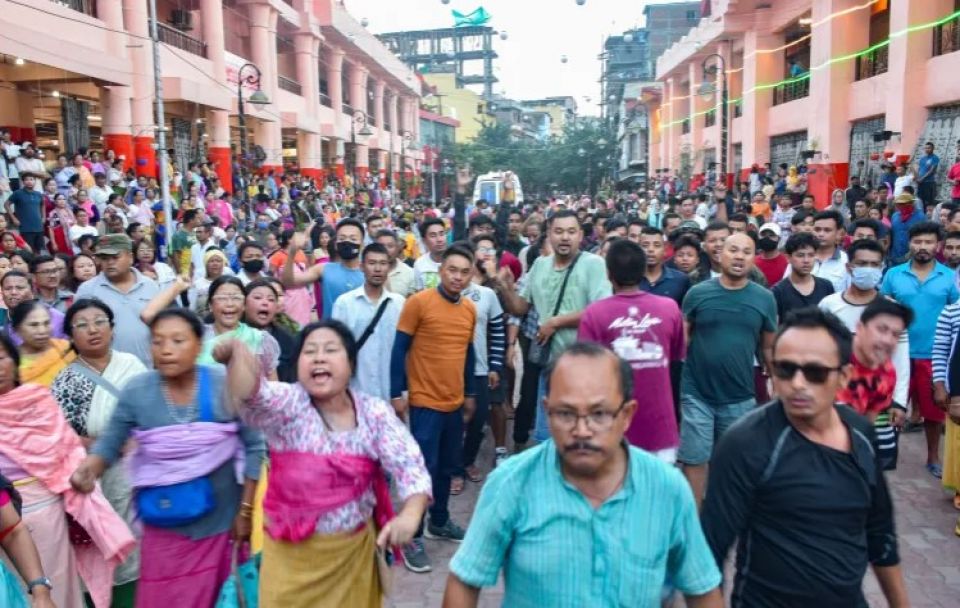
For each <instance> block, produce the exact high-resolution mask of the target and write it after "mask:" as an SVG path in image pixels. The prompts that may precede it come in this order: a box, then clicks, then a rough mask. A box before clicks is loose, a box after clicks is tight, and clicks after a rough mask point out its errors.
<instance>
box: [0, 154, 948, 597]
mask: <svg viewBox="0 0 960 608" xmlns="http://www.w3.org/2000/svg"><path fill="white" fill-rule="evenodd" d="M30 150H31V147H30V146H27V145H21V146H20V154H21V155H22V156H18V157H17V160H16V162H15V163H14V164H13V166H14V167H16V168H18V169H19V170H18V171H17V173H16V178H12V177H11V176H10V173H9V171H8V172H7V173H6V174H5V176H4V177H5V183H6V184H7V185H9V186H10V189H9V191H7V192H6V193H5V195H4V196H5V198H6V200H5V201H4V204H5V211H6V214H4V215H0V218H2V219H0V222H4V223H5V227H0V228H3V231H2V232H0V247H2V249H3V252H2V253H0V295H2V308H0V324H2V331H0V474H2V479H0V480H2V490H0V546H2V547H3V549H4V554H5V555H6V557H7V558H9V561H6V560H5V562H3V563H6V564H7V566H4V565H3V563H0V570H2V571H3V573H4V574H5V576H4V577H3V578H2V580H3V581H5V583H6V584H5V585H4V587H3V589H0V600H6V598H10V599H8V600H6V603H4V602H0V604H2V605H4V606H26V605H28V604H27V599H26V598H28V597H29V598H30V601H31V602H32V605H34V606H41V607H43V608H48V607H50V606H57V607H58V608H80V607H81V606H84V603H85V602H88V603H89V604H90V605H94V606H96V607H97V608H105V607H107V606H115V607H128V606H137V607H147V608H149V607H153V606H157V607H159V606H164V607H166V606H169V605H178V606H180V605H182V606H196V607H213V606H214V605H215V604H216V603H217V601H218V598H219V596H220V593H221V589H222V588H223V587H224V584H225V583H226V582H227V581H228V579H229V578H230V575H231V571H232V564H233V563H236V562H238V561H239V562H243V561H245V560H246V559H248V557H249V556H250V555H251V554H256V555H257V556H258V557H256V558H250V559H256V560H258V563H259V564H260V572H261V575H260V579H259V580H260V583H259V589H258V594H259V600H260V605H261V606H266V607H268V608H269V607H280V606H282V607H291V606H304V607H308V606H309V607H314V606H371V607H372V606H380V605H381V604H382V600H383V597H384V595H385V594H388V593H389V592H390V581H391V575H390V572H391V570H390V568H391V567H392V566H393V565H394V564H397V563H399V562H402V563H403V565H404V566H405V567H406V568H407V569H408V570H410V571H412V572H415V573H422V572H428V571H430V570H432V568H433V562H432V559H431V556H430V554H429V552H428V549H429V548H430V546H431V545H430V543H425V542H424V539H429V540H430V541H432V542H433V541H435V542H454V543H458V544H459V548H458V550H457V552H456V555H455V556H454V558H453V560H452V561H451V562H450V564H449V569H450V577H449V580H448V584H447V588H446V594H445V598H444V605H445V606H450V607H457V608H459V607H461V606H471V605H476V604H477V602H478V598H479V595H480V592H481V589H482V588H483V587H489V586H492V585H494V584H496V582H497V580H498V577H499V575H500V573H501V572H502V573H503V574H504V580H505V598H504V602H505V604H506V605H511V606H514V605H515V606H587V605H603V606H607V605H628V606H657V605H660V604H661V602H670V601H671V598H673V597H674V596H676V595H677V594H682V595H683V596H684V598H685V601H686V605H688V606H708V607H718V606H722V605H723V602H724V593H723V589H722V574H721V573H722V571H723V566H724V563H725V560H726V559H727V556H728V552H729V549H730V548H731V546H732V545H733V544H734V542H735V541H736V542H737V543H738V544H737V556H736V563H735V569H736V574H735V579H736V580H735V583H734V585H733V586H732V587H731V588H730V589H728V590H727V594H728V595H729V596H730V597H731V598H732V600H733V602H734V604H736V605H739V604H744V605H754V604H763V603H764V601H765V600H768V599H770V598H773V597H775V598H776V599H777V602H778V605H784V606H810V605H815V604H818V603H819V604H821V605H823V606H838V607H840V606H844V607H846V606H861V605H865V600H864V596H863V591H862V581H863V577H864V574H865V572H866V569H867V568H868V567H872V569H873V571H874V573H875V574H876V576H877V578H878V579H879V581H880V585H881V589H882V591H883V593H884V594H885V596H886V597H887V599H888V601H889V603H890V605H891V606H907V605H908V599H907V591H906V588H905V586H904V582H903V575H902V572H901V569H900V565H899V554H898V549H897V534H896V529H895V522H894V518H893V507H892V502H891V498H890V495H889V493H888V491H887V487H886V482H885V477H884V472H885V471H889V470H891V469H893V468H895V467H896V466H897V461H898V450H897V445H898V441H899V436H900V433H901V432H909V431H910V430H912V429H918V430H919V429H922V430H923V431H924V434H925V438H926V444H927V456H926V463H925V464H926V469H927V471H928V472H929V474H930V475H933V476H935V477H937V478H942V483H943V485H944V487H945V488H947V489H948V490H950V491H951V492H952V493H953V495H954V499H953V502H954V506H956V508H957V509H960V430H958V428H960V427H958V426H957V424H958V423H960V376H958V375H957V374H960V371H958V370H960V363H958V361H957V355H956V352H955V351H956V350H957V349H956V348H955V345H956V342H957V338H958V335H960V302H958V300H960V290H958V281H957V269H958V267H960V174H958V175H956V176H954V177H952V178H951V179H955V180H957V182H956V183H955V186H956V189H957V190H958V192H956V197H955V199H954V200H952V201H943V202H938V201H936V200H935V198H933V197H934V196H935V192H936V189H935V188H934V189H932V190H931V189H930V188H929V187H923V184H924V179H923V178H921V179H919V180H918V184H916V185H914V184H905V183H901V184H900V185H901V186H902V187H901V188H900V189H899V191H895V189H894V187H891V188H887V187H886V186H884V185H881V186H880V187H879V188H874V187H872V186H873V184H871V183H868V185H867V187H861V186H860V185H859V180H858V176H853V177H851V184H850V186H849V187H848V188H847V189H846V190H838V191H837V192H835V193H834V196H833V197H832V198H831V200H830V201H827V202H824V204H819V202H818V201H817V200H816V199H815V197H814V196H813V195H812V194H811V193H810V192H809V191H808V190H807V188H806V183H805V180H804V178H803V176H802V174H801V172H798V171H797V170H795V169H793V168H791V167H786V168H784V169H783V175H782V176H780V177H778V176H777V175H775V174H774V172H772V171H769V170H767V169H761V168H759V167H755V168H754V169H753V170H751V172H750V174H749V179H748V181H746V182H745V185H744V186H743V191H742V192H738V193H737V194H736V195H734V193H731V192H729V191H728V189H727V185H726V184H725V183H723V181H722V180H717V179H716V177H715V176H714V177H712V178H711V177H710V176H709V175H707V176H703V179H701V180H694V182H693V183H690V184H685V185H684V186H683V187H682V188H680V189H675V188H677V184H676V183H675V182H671V181H664V182H661V183H651V187H650V189H649V190H644V191H641V192H636V193H624V194H622V195H618V196H615V197H597V198H592V197H589V196H583V197H571V196H554V197H549V198H544V199H539V200H526V201H523V200H516V194H515V193H514V192H513V191H511V190H507V189H505V190H504V191H503V192H502V193H501V195H502V196H501V203H500V204H499V205H496V206H491V205H490V204H489V203H488V202H487V201H483V200H480V201H474V200H469V199H468V198H467V192H468V191H469V188H470V186H471V185H472V180H473V176H472V175H471V174H470V171H469V169H467V168H463V169H460V170H458V171H457V174H456V180H455V184H454V185H455V188H456V192H455V195H454V196H453V197H451V198H445V199H443V200H442V201H441V202H440V203H439V204H432V203H429V202H427V201H423V200H420V199H413V200H407V199H406V198H405V197H400V198H399V199H396V200H395V199H393V198H392V197H391V196H389V195H388V194H387V193H388V192H389V189H386V188H383V187H382V186H383V184H379V183H377V182H374V181H372V182H369V183H367V184H366V186H365V187H360V188H356V189H354V188H352V187H351V188H341V187H339V186H338V185H336V184H333V185H329V184H327V185H324V184H318V183H316V182H315V181H314V180H312V179H305V178H301V177H299V176H297V175H296V174H295V173H292V172H291V173H288V174H285V175H283V176H278V175H265V176H261V177H258V178H256V179H255V180H253V181H252V183H251V184H250V185H249V188H250V190H248V191H247V192H246V193H245V194H246V195H247V196H245V197H239V196H233V195H231V194H230V193H229V192H227V191H226V190H227V189H225V188H224V187H223V185H222V184H220V183H219V181H218V178H217V177H216V173H215V172H214V171H212V170H211V169H210V167H209V166H206V165H203V164H192V165H191V166H190V167H188V168H187V170H186V171H185V173H184V175H183V176H182V179H179V181H177V183H176V184H175V185H176V188H175V189H174V192H175V194H174V196H176V200H175V201H173V203H174V204H173V205H172V208H173V210H174V213H175V215H176V218H175V219H176V225H177V228H176V231H175V232H174V233H173V234H171V235H169V238H166V237H167V236H168V235H166V234H164V231H163V229H162V227H163V221H162V220H163V217H162V213H163V209H162V205H161V204H160V202H159V197H160V194H159V188H157V184H156V182H155V180H149V179H145V178H142V177H136V176H134V175H129V176H128V175H125V174H124V173H123V172H122V171H121V170H120V169H118V167H120V168H122V164H120V162H119V161H118V160H117V159H115V158H113V156H112V153H110V152H107V153H105V154H104V155H103V157H102V159H101V157H100V156H99V155H98V154H97V153H96V152H91V153H89V154H87V153H84V152H81V153H79V154H77V155H74V156H73V157H71V158H69V159H68V158H67V157H66V156H64V157H61V159H60V160H59V161H58V163H57V167H56V168H54V169H53V170H52V171H51V170H48V169H47V168H46V167H45V166H44V165H43V164H42V163H41V164H37V163H31V164H29V165H26V164H24V163H22V162H20V161H22V159H23V158H27V159H32V154H31V152H30ZM927 153H928V154H932V149H930V150H928V151H927ZM8 161H9V159H0V163H5V162H6V163H8V164H7V165H6V168H7V169H9V167H10V166H11V165H10V164H9V162H8ZM927 162H929V161H927ZM938 162H939V161H938ZM958 164H960V159H958ZM922 167H924V165H923V164H921V170H923V169H922ZM927 169H928V170H929V166H928V165H927ZM896 171H900V172H903V171H904V169H903V168H899V169H896ZM171 175H177V176H178V178H179V172H171ZM781 177H782V179H781ZM895 181H899V180H895ZM781 182H782V183H781ZM240 185H241V186H242V185H243V184H240ZM234 186H236V184H231V187H230V188H229V189H230V190H236V188H234ZM781 186H782V187H781ZM915 186H919V187H915ZM738 189H739V187H738ZM247 199H249V202H247ZM511 419H512V432H511V433H508V431H510V430H511V422H510V421H511ZM488 426H489V428H490V435H491V441H492V443H493V447H494V451H493V454H494V457H493V459H492V461H490V462H482V461H481V459H480V454H481V450H480V446H481V445H482V443H483V441H484V440H485V439H486V433H487V431H486V428H487V427H488ZM944 426H946V436H945V441H943V442H941V435H942V433H943V431H944ZM508 435H510V436H509V437H508ZM941 443H943V445H941ZM941 453H943V454H944V456H945V459H944V460H941ZM468 483H472V484H482V487H481V491H480V498H479V501H478V503H477V505H476V508H475V511H474V513H473V516H472V518H471V521H470V525H469V526H467V527H464V525H463V522H457V521H454V519H453V518H451V515H450V508H449V505H450V500H451V497H453V496H457V495H458V494H461V493H462V492H463V491H464V489H465V487H466V484H468ZM531 497H536V499H535V500H531ZM957 534H958V535H960V521H958V525H957ZM14 574H15V575H17V576H14ZM4 593H6V595H3V594H4Z"/></svg>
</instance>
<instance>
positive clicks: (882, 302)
mask: <svg viewBox="0 0 960 608" xmlns="http://www.w3.org/2000/svg"><path fill="white" fill-rule="evenodd" d="M880 315H890V316H891V317H897V318H898V319H900V320H901V321H903V327H904V329H906V328H907V327H909V326H910V324H911V323H913V310H911V309H910V307H909V306H904V305H903V304H901V303H899V302H897V301H896V300H893V299H891V298H885V297H880V298H874V300H873V302H870V303H869V304H867V307H866V308H864V309H863V313H862V314H861V315H860V322H861V323H863V324H864V325H866V324H867V323H869V322H870V320H871V319H873V318H875V317H879V316H880Z"/></svg>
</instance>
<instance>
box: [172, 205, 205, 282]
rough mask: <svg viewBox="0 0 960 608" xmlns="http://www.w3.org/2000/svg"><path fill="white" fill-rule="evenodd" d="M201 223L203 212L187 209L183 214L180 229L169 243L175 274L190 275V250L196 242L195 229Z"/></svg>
mask: <svg viewBox="0 0 960 608" xmlns="http://www.w3.org/2000/svg"><path fill="white" fill-rule="evenodd" d="M202 222H203V211H202V210H200V209H187V210H186V211H184V212H183V218H182V220H181V222H180V227H179V228H177V231H176V232H174V233H173V239H172V240H171V241H170V260H171V261H172V264H171V265H172V266H173V269H174V270H175V271H176V272H177V274H182V275H188V276H189V274H190V250H191V248H193V246H194V244H195V243H196V242H197V237H196V233H195V231H196V229H197V227H198V226H200V224H201V223H202Z"/></svg>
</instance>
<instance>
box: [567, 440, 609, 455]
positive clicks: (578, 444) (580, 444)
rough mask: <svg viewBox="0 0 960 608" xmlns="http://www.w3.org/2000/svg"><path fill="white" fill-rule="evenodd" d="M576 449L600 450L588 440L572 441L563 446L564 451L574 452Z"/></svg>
mask: <svg viewBox="0 0 960 608" xmlns="http://www.w3.org/2000/svg"><path fill="white" fill-rule="evenodd" d="M578 450H590V451H591V452H601V451H602V450H601V449H600V448H599V447H597V446H595V445H593V444H592V443H590V442H589V441H574V442H573V443H568V444H567V445H566V446H564V448H563V451H564V452H575V451H578Z"/></svg>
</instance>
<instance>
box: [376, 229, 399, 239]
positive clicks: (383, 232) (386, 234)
mask: <svg viewBox="0 0 960 608" xmlns="http://www.w3.org/2000/svg"><path fill="white" fill-rule="evenodd" d="M373 238H374V239H382V238H391V239H393V240H395V241H396V242H398V243H399V242H400V237H399V236H398V235H397V233H396V232H394V231H393V230H390V229H389V228H381V229H380V230H377V234H375V235H374V236H373Z"/></svg>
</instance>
